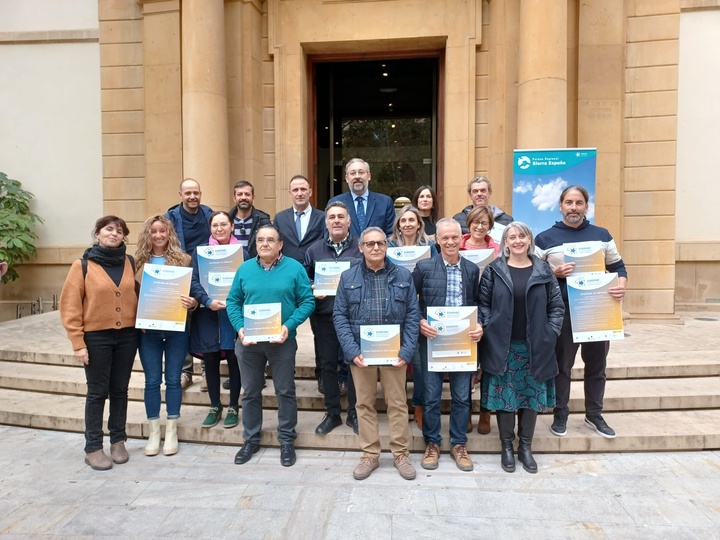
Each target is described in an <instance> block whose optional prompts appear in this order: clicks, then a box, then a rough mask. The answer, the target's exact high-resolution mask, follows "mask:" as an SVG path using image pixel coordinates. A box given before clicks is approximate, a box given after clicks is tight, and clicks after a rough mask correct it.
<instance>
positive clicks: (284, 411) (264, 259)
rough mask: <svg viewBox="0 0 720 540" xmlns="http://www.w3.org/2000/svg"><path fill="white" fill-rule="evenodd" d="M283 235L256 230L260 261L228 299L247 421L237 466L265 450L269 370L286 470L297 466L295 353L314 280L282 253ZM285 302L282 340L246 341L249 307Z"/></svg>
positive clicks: (248, 266) (240, 274) (242, 271)
mask: <svg viewBox="0 0 720 540" xmlns="http://www.w3.org/2000/svg"><path fill="white" fill-rule="evenodd" d="M282 247H283V242H282V237H281V236H280V232H279V231H278V230H277V229H276V228H274V227H273V226H272V225H264V226H262V227H260V228H258V229H257V238H256V248H257V257H256V258H255V259H248V260H247V261H245V263H243V264H242V265H241V266H240V268H239V269H238V271H237V272H236V274H235V278H234V280H233V284H232V287H231V288H230V293H229V295H228V298H227V302H226V303H227V307H226V309H227V314H228V318H229V319H230V322H231V323H232V325H233V328H234V329H235V331H236V332H237V334H238V339H237V341H236V342H235V351H236V355H237V357H238V359H239V364H240V378H241V380H242V383H243V388H244V389H245V392H244V394H243V401H242V422H243V428H244V433H243V436H244V439H245V443H244V444H243V446H242V448H241V449H240V450H239V451H238V453H237V454H236V455H235V463H236V464H238V465H242V464H243V463H247V462H248V461H250V459H251V458H252V456H253V454H255V453H256V452H257V451H258V450H259V449H260V432H261V430H262V419H263V411H262V389H263V386H264V384H265V366H266V365H267V364H268V363H269V364H270V368H271V369H272V372H273V383H274V386H275V395H276V396H277V400H278V442H279V443H280V463H281V464H282V466H283V467H291V466H293V465H294V464H295V460H296V457H295V449H294V447H293V446H294V442H295V438H296V436H297V433H296V431H295V427H296V426H297V397H296V393H295V353H296V351H297V341H296V339H295V336H296V334H297V328H298V326H300V325H301V324H302V323H303V322H305V320H306V319H307V318H308V317H309V316H310V314H311V313H312V312H313V309H315V299H314V297H313V293H312V289H311V288H310V280H309V279H308V276H307V274H306V273H305V269H304V268H303V265H302V264H300V263H299V262H297V261H296V260H295V259H291V258H290V257H284V256H283V254H282V253H281V250H282ZM272 303H280V305H281V313H280V320H281V322H282V327H281V332H282V333H281V336H280V338H279V339H276V340H273V341H268V342H257V343H256V342H252V341H247V340H246V339H245V328H244V327H245V315H244V306H245V305H253V306H255V305H257V304H272Z"/></svg>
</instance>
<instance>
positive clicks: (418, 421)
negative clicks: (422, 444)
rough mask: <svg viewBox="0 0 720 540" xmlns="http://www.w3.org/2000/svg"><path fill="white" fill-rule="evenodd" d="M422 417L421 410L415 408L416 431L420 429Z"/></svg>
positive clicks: (417, 406) (420, 408)
mask: <svg viewBox="0 0 720 540" xmlns="http://www.w3.org/2000/svg"><path fill="white" fill-rule="evenodd" d="M422 415H423V408H422V407H420V406H419V405H416V406H415V423H416V424H417V427H418V429H422Z"/></svg>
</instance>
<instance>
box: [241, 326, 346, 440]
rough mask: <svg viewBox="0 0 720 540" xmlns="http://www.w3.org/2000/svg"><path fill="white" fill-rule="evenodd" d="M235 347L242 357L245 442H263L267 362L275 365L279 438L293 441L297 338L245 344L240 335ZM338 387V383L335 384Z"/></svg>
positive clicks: (271, 367)
mask: <svg viewBox="0 0 720 540" xmlns="http://www.w3.org/2000/svg"><path fill="white" fill-rule="evenodd" d="M235 348H236V349H238V348H241V351H238V357H239V358H240V377H241V378H242V382H243V388H244V389H245V392H244V393H243V401H242V422H243V428H244V434H243V435H244V438H245V442H246V443H252V444H257V445H259V444H260V432H261V431H262V421H263V413H262V389H263V386H264V385H265V366H266V365H267V364H268V363H269V364H270V369H272V378H273V384H274V386H275V395H276V396H277V400H278V441H279V442H280V444H292V443H293V441H295V438H296V437H297V433H296V432H295V427H296V426H297V396H296V394H295V352H296V351H297V341H296V340H295V338H288V339H286V340H285V342H284V343H266V342H263V343H257V344H255V345H247V346H245V345H243V344H242V342H241V341H240V340H239V339H238V340H237V342H236V343H235ZM335 386H336V387H337V384H336V385H335Z"/></svg>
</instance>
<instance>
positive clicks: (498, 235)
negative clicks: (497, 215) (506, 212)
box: [488, 221, 507, 244]
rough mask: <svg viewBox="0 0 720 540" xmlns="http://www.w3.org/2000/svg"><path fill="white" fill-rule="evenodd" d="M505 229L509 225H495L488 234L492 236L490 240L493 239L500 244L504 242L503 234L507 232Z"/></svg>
mask: <svg viewBox="0 0 720 540" xmlns="http://www.w3.org/2000/svg"><path fill="white" fill-rule="evenodd" d="M505 227H507V225H503V224H502V223H498V222H497V221H496V222H495V225H493V228H492V229H490V232H489V233H488V234H489V235H490V238H492V239H493V240H495V241H496V242H497V243H498V244H499V243H500V241H501V240H502V234H503V231H504V230H505Z"/></svg>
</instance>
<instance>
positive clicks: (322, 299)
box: [304, 201, 362, 435]
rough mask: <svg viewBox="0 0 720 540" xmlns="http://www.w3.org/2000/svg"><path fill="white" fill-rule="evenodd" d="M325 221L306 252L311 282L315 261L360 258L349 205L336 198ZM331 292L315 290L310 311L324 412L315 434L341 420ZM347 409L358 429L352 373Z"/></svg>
mask: <svg viewBox="0 0 720 540" xmlns="http://www.w3.org/2000/svg"><path fill="white" fill-rule="evenodd" d="M325 216H326V217H325V225H326V227H327V230H328V235H327V236H326V237H325V238H323V239H321V240H318V241H317V242H315V243H314V244H313V245H312V246H310V247H309V248H308V250H307V252H306V253H305V264H304V266H305V271H306V272H307V274H308V277H309V278H310V281H311V282H314V281H315V265H316V263H324V262H338V261H347V262H349V263H350V266H354V265H356V264H358V263H359V262H360V261H361V260H362V254H361V253H360V251H359V250H358V242H357V239H356V238H353V236H352V235H351V234H350V232H349V230H350V216H349V215H348V208H347V206H345V205H344V204H343V203H341V202H339V201H336V202H333V203H330V204H328V206H327V208H326V209H325ZM334 305H335V297H334V296H321V295H318V294H315V311H314V312H313V314H312V315H310V324H311V325H312V329H313V334H315V337H316V339H315V356H316V358H317V361H318V364H319V368H320V381H321V382H322V385H323V388H324V389H325V391H324V397H325V408H326V410H327V414H326V415H325V418H323V420H322V422H320V425H318V426H317V428H316V429H315V433H317V434H318V435H327V434H328V433H330V432H331V431H332V430H333V429H335V428H336V427H338V426H339V425H341V424H342V419H341V418H340V389H339V388H338V355H339V354H342V350H341V349H340V342H339V341H338V337H337V333H336V332H335V326H333V320H332V319H333V306H334ZM348 390H349V391H348V410H347V420H346V421H345V423H346V424H347V425H348V427H351V428H352V429H353V431H354V432H355V433H357V432H358V421H357V413H356V412H355V401H356V400H355V387H354V385H353V383H352V377H349V380H348Z"/></svg>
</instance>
